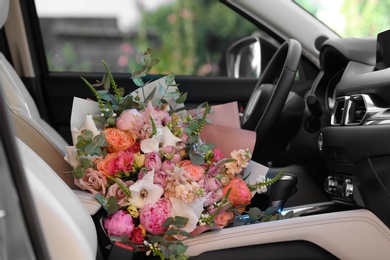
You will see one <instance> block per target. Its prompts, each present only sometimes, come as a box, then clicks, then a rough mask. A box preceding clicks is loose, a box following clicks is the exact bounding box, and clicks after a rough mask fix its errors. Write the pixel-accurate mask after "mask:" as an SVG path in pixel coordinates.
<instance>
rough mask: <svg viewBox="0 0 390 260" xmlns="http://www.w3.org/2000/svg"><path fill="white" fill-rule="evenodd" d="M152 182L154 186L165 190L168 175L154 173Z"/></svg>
mask: <svg viewBox="0 0 390 260" xmlns="http://www.w3.org/2000/svg"><path fill="white" fill-rule="evenodd" d="M153 182H154V184H158V185H161V187H163V188H165V186H167V183H168V173H167V172H165V171H156V172H154V178H153Z"/></svg>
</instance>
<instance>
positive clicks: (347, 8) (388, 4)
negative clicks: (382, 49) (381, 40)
mask: <svg viewBox="0 0 390 260" xmlns="http://www.w3.org/2000/svg"><path fill="white" fill-rule="evenodd" d="M295 2H296V3H297V4H299V5H300V6H301V7H302V8H304V9H305V10H306V11H308V12H309V13H311V14H312V15H313V16H314V17H316V18H317V19H318V20H320V21H321V22H322V23H324V24H325V25H327V26H328V27H329V28H330V29H332V30H333V31H335V32H336V33H337V34H339V35H340V36H341V37H370V36H376V35H377V34H378V33H379V32H381V31H383V30H386V29H388V28H390V26H389V25H390V19H389V15H388V10H390V1H389V0H385V1H372V0H332V1H329V0H295Z"/></svg>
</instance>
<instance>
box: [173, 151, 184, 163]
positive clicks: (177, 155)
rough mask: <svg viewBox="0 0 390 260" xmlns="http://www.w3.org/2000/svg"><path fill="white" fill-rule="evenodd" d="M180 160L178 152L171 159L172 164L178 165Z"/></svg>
mask: <svg viewBox="0 0 390 260" xmlns="http://www.w3.org/2000/svg"><path fill="white" fill-rule="evenodd" d="M181 159H182V156H181V154H180V153H179V152H176V153H175V154H174V155H173V157H172V162H175V163H178V162H180V161H181Z"/></svg>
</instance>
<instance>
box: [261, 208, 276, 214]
mask: <svg viewBox="0 0 390 260" xmlns="http://www.w3.org/2000/svg"><path fill="white" fill-rule="evenodd" d="M277 211H278V209H277V208H276V207H269V208H267V209H266V210H265V211H264V214H265V215H271V214H274V213H275V212H277Z"/></svg>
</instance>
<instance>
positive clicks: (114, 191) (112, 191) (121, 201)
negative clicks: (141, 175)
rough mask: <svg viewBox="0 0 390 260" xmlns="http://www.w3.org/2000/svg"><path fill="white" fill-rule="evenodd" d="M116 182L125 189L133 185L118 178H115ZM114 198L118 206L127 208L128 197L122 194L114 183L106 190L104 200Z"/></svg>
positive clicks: (131, 182)
mask: <svg viewBox="0 0 390 260" xmlns="http://www.w3.org/2000/svg"><path fill="white" fill-rule="evenodd" d="M116 180H117V181H118V182H120V183H121V184H122V185H123V186H125V187H129V186H131V185H133V184H134V182H133V181H126V182H124V181H122V180H121V179H119V178H116ZM111 196H113V197H115V198H116V199H117V201H118V205H119V206H121V207H124V206H127V205H128V204H129V203H128V201H127V200H128V197H127V196H126V194H125V193H124V192H123V190H122V189H121V188H120V187H119V185H118V184H117V183H114V184H113V185H111V186H110V187H109V188H108V191H107V194H106V198H109V197H111Z"/></svg>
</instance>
